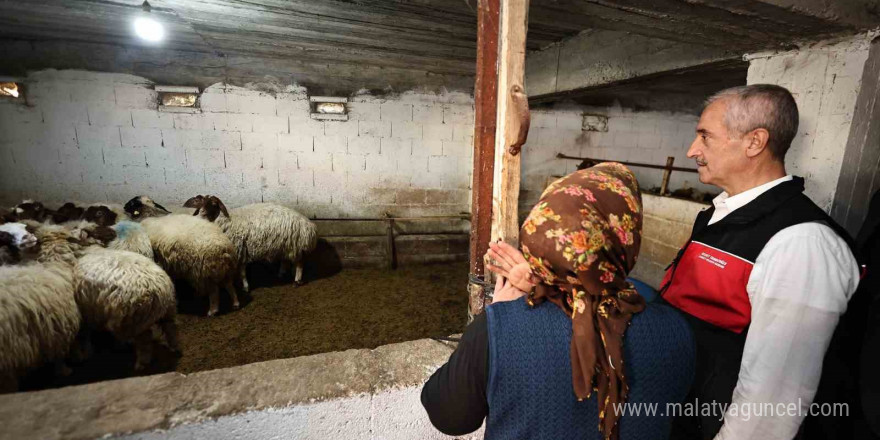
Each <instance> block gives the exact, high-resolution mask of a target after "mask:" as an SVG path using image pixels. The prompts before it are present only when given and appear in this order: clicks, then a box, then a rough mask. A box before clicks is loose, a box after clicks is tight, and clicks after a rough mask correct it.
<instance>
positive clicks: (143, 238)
mask: <svg viewBox="0 0 880 440" xmlns="http://www.w3.org/2000/svg"><path fill="white" fill-rule="evenodd" d="M123 212H124V211H123ZM127 218H128V216H127V215H122V216H120V215H119V214H118V213H117V212H116V210H115V209H113V208H112V207H111V206H109V205H106V204H95V205H92V206H89V207H88V208H87V209H86V210H85V213H84V214H83V220H85V221H88V222H92V223H94V224H96V225H99V226H108V227H112V228H113V230H114V231H115V232H116V239H114V240H113V241H111V242H109V243H108V244H107V248H108V249H115V250H120V251H131V252H135V253H138V254H141V255H143V256H145V257H147V258H149V259H151V260H152V259H153V257H154V256H153V247H152V245H151V244H150V237H149V236H147V232H146V231H144V228H143V227H141V225H140V224H139V223H136V222H133V221H128V220H124V219H127ZM120 219H122V220H121V221H117V220H120Z"/></svg>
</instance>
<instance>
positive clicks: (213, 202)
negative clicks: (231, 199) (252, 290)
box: [183, 195, 317, 292]
mask: <svg viewBox="0 0 880 440" xmlns="http://www.w3.org/2000/svg"><path fill="white" fill-rule="evenodd" d="M183 206H185V207H189V208H196V210H197V211H196V215H199V216H201V217H202V218H204V219H206V220H208V221H212V222H215V223H217V225H218V226H220V228H221V229H223V232H225V233H226V235H227V236H229V238H230V239H231V240H232V243H233V244H235V247H236V249H237V251H238V261H239V265H240V270H241V281H242V285H243V287H244V291H245V292H247V291H248V282H247V273H246V268H247V264H248V263H252V262H255V261H270V262H271V261H278V260H281V268H280V270H279V273H278V276H279V278H282V277H284V276H285V274H286V273H288V272H289V271H290V266H291V264H292V263H295V264H296V275H295V276H294V283H295V284H296V285H301V284H302V272H303V256H304V254H305V253H307V252H310V251H312V250H313V249H314V248H315V245H316V244H317V234H316V232H315V224H314V223H312V222H311V221H310V220H309V219H308V218H306V217H305V216H303V215H302V214H300V213H298V212H296V211H294V210H292V209H290V208H286V207H284V206H280V205H275V204H271V203H255V204H251V205H245V206H242V207H239V208H235V209H233V210H232V215H230V213H229V212H228V211H227V210H226V206H225V205H223V202H222V201H221V200H220V199H219V198H217V197H215V196H211V195H209V196H202V195H198V196H195V197H193V198H191V199H189V200H187V201H186V203H185V204H184V205H183ZM221 213H222V214H223V215H221Z"/></svg>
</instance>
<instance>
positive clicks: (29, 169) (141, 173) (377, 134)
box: [0, 70, 473, 217]
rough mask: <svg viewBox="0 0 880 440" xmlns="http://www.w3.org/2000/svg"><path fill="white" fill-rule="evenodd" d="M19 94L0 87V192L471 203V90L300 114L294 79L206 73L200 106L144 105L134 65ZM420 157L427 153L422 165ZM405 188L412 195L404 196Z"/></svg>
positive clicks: (410, 208)
mask: <svg viewBox="0 0 880 440" xmlns="http://www.w3.org/2000/svg"><path fill="white" fill-rule="evenodd" d="M25 82H26V84H27V86H28V88H27V94H28V95H27V98H28V102H27V105H20V104H16V103H12V102H10V101H0V188H2V190H0V203H2V204H6V205H9V204H13V203H17V202H18V201H20V200H21V199H23V198H27V197H32V198H36V199H40V200H43V201H44V202H46V203H49V204H59V203H61V202H64V201H68V200H77V201H82V202H91V201H106V200H110V201H114V202H125V201H126V200H128V199H129V198H131V197H133V196H135V195H138V194H150V195H151V196H152V197H154V198H155V199H156V200H158V201H160V202H161V203H164V204H171V205H175V204H182V203H183V201H185V200H186V199H188V198H189V197H191V196H192V195H194V194H198V193H214V194H217V195H218V196H220V197H221V198H222V199H223V200H224V201H225V202H226V204H227V205H229V206H238V205H241V204H245V203H252V202H258V201H261V200H265V201H273V202H277V203H282V204H285V205H289V206H291V207H294V208H297V209H299V210H301V211H302V212H303V213H305V214H307V215H313V216H315V215H317V216H327V217H335V216H374V215H381V214H383V213H385V212H391V213H394V214H397V215H419V214H435V215H436V214H449V213H457V212H460V211H468V210H469V209H470V208H469V206H470V190H469V188H470V175H471V171H470V170H471V166H472V165H471V162H472V149H473V146H472V144H473V98H472V97H470V96H467V95H464V94H456V93H449V94H443V95H430V94H419V93H414V92H407V93H404V94H401V95H397V96H395V97H393V98H379V97H373V96H368V95H359V96H355V97H353V98H351V100H350V101H351V102H350V113H349V117H350V120H349V121H345V122H340V121H326V122H324V121H318V120H314V119H311V117H310V116H309V104H308V97H307V94H306V91H305V90H304V89H302V88H299V87H295V86H292V87H288V88H287V89H286V90H284V91H282V92H279V93H276V94H274V95H273V94H269V93H266V92H262V91H257V90H250V89H247V88H242V87H234V86H227V85H223V84H215V85H213V86H211V87H209V88H207V89H206V90H205V91H204V92H203V93H202V94H201V96H200V106H201V113H195V114H180V113H165V112H159V111H157V95H156V93H155V92H154V91H153V90H152V87H151V84H150V82H149V81H147V80H146V79H144V78H140V77H136V76H131V75H121V74H106V73H96V72H82V71H55V70H47V71H41V72H35V73H32V74H31V75H30V76H29V77H28V78H27V80H26V81H25ZM429 164H430V166H429ZM413 194H417V196H415V197H414V196H413Z"/></svg>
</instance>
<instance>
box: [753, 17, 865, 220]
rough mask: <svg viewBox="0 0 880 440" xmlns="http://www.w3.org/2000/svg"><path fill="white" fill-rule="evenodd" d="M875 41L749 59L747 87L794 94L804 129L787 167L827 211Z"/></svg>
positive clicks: (827, 44) (854, 41)
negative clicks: (775, 87) (775, 86)
mask: <svg viewBox="0 0 880 440" xmlns="http://www.w3.org/2000/svg"><path fill="white" fill-rule="evenodd" d="M870 41H871V36H869V35H867V34H860V35H857V36H855V37H852V38H847V39H845V40H838V41H831V42H823V43H817V44H814V45H810V46H806V47H803V48H800V49H798V50H794V51H789V52H782V53H776V52H769V53H760V54H752V55H747V59H749V60H750V66H749V74H748V83H749V84H757V83H770V84H778V85H781V86H783V87H786V88H787V89H789V90H790V91H791V92H792V94H793V95H794V98H795V101H797V104H798V110H799V111H800V127H799V129H798V134H797V137H796V138H795V140H794V142H793V143H792V146H791V149H790V150H789V152H788V154H787V156H786V160H785V164H786V169H787V171H788V172H789V173H791V174H795V175H799V176H802V177H804V178H805V179H806V193H807V195H809V196H810V198H812V199H813V201H814V202H816V204H817V205H819V206H820V207H821V208H823V209H825V210H826V211H829V210H830V209H831V204H832V202H833V200H834V195H835V194H834V193H835V190H836V187H837V180H838V177H839V175H840V170H841V164H842V163H843V157H844V152H845V150H846V143H847V138H848V135H849V132H850V127H851V124H852V120H853V112H854V110H855V104H856V98H857V97H858V93H859V89H860V87H861V83H862V72H863V69H864V66H865V61H866V60H867V58H868V52H869V49H870Z"/></svg>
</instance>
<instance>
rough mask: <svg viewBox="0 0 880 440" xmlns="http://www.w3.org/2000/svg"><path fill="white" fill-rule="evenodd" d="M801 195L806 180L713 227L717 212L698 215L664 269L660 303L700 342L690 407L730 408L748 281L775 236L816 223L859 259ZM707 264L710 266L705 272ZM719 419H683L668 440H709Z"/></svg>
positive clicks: (794, 181) (778, 189)
mask: <svg viewBox="0 0 880 440" xmlns="http://www.w3.org/2000/svg"><path fill="white" fill-rule="evenodd" d="M803 190H804V179H802V178H800V177H795V178H794V179H792V180H791V181H787V182H783V183H781V184H779V185H776V186H775V187H773V188H771V189H770V190H768V191H766V192H764V193H763V194H761V195H760V196H758V197H757V198H755V200H753V201H751V202H749V203H748V204H746V205H745V206H743V207H741V208H739V209H737V210H735V211H733V212H732V213H730V214H728V215H727V216H726V217H724V218H723V219H722V220H721V221H718V222H716V223H714V224H712V225H709V224H708V223H709V219H711V218H712V214H713V213H714V212H715V208H714V207H712V208H710V209H708V210H705V211H702V212H700V214H699V215H698V216H697V220H696V222H695V224H694V228H693V231H692V234H691V238H690V239H689V240H688V242H687V243H686V244H685V245H684V247H682V249H681V250H680V251H679V253H678V255H677V256H676V258H675V260H673V262H672V264H671V265H670V267H669V268H668V269H667V273H666V277H665V278H664V282H663V284H662V286H661V290H660V292H661V295H662V298H663V300H664V301H665V302H668V303H670V304H672V305H673V306H674V307H677V308H679V309H680V310H682V311H683V312H685V316H686V317H687V319H688V321H689V323H690V324H691V326H692V327H693V330H694V335H695V338H696V342H697V369H696V375H695V377H694V385H693V387H692V389H691V393H690V395H689V400H690V401H693V400H695V399H698V400H699V402H701V403H702V402H711V401H713V400H714V401H716V402H719V403H720V404H729V403H730V401H731V399H732V395H733V389H734V388H735V387H736V383H737V380H738V376H739V368H740V364H741V362H742V353H743V348H744V346H745V340H746V335H747V333H748V323H749V322H750V312H751V306H750V304H748V296H747V292H746V283H747V282H748V274H749V273H750V272H751V265H753V264H754V262H755V260H756V259H757V257H758V255H759V254H760V253H761V251H762V250H763V249H764V246H765V245H766V244H767V242H769V241H770V239H771V238H772V237H773V236H774V235H776V233H778V232H779V231H781V230H783V229H785V228H788V227H790V226H794V225H798V224H801V223H809V222H820V223H823V224H826V225H827V226H829V227H831V228H832V229H833V230H834V231H835V232H836V233H837V234H838V235H839V236H840V237H842V238H843V239H844V240H845V241H846V242H847V244H848V245H849V247H850V249H851V250H852V251H853V254H854V255H857V254H856V252H855V247H854V244H853V241H852V239H851V238H850V237H849V234H847V232H846V231H845V230H844V229H843V228H842V227H841V226H839V225H838V224H837V223H836V222H834V220H832V219H831V217H830V216H828V214H826V213H825V211H823V210H822V209H820V208H819V207H818V206H816V204H814V203H813V202H812V201H811V200H810V199H809V198H808V197H807V196H806V195H804V194H803ZM694 247H697V248H698V252H695V251H694V250H693V248H694ZM689 250H690V252H689ZM706 261H708V262H710V263H713V265H706V264H705V263H704V262H706ZM700 264H702V265H703V266H702V268H700V267H697V268H696V270H695V268H694V267H688V266H691V265H693V266H697V265H700ZM680 266H681V267H680ZM731 269H733V270H731ZM712 271H715V272H717V274H710V277H709V279H708V280H700V279H694V278H695V277H694V275H695V274H700V273H702V272H712ZM682 273H685V274H687V275H688V276H687V277H684V276H682ZM712 277H714V278H712ZM696 278H701V277H696ZM707 295H708V296H713V295H714V298H712V300H711V301H706V302H705V303H701V302H700V298H701V297H702V296H707ZM743 301H745V303H746V304H745V305H744V304H743ZM718 419H719V416H718V415H712V416H708V417H694V418H691V419H684V418H681V419H679V420H677V421H676V428H675V430H674V431H673V434H674V435H673V438H676V437H675V434H676V433H678V435H680V436H681V437H682V438H704V439H711V438H713V437H714V436H715V434H717V433H718V431H719V430H720V429H721V425H722V421H721V420H718Z"/></svg>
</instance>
